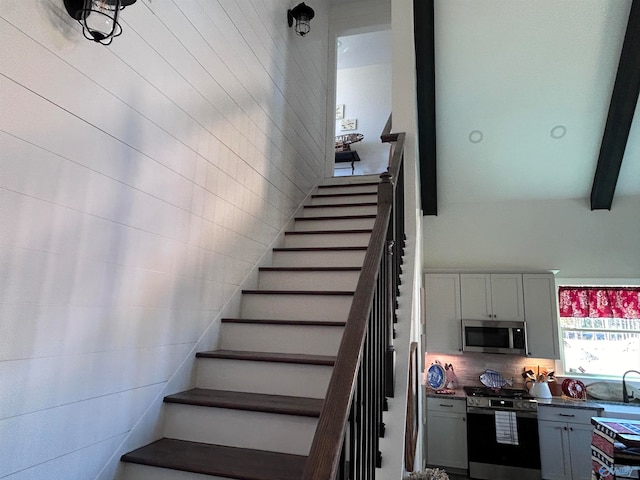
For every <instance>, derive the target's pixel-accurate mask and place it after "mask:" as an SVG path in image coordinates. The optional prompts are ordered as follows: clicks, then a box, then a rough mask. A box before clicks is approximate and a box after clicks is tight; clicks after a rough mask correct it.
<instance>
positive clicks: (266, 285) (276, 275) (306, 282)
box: [258, 270, 360, 291]
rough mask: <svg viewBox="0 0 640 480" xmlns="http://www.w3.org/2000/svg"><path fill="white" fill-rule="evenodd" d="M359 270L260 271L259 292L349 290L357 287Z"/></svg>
mask: <svg viewBox="0 0 640 480" xmlns="http://www.w3.org/2000/svg"><path fill="white" fill-rule="evenodd" d="M358 278H360V270H349V271H339V270H333V271H315V272H305V271H302V272H299V271H291V270H285V271H261V272H260V275H259V276H258V288H259V289H261V290H316V291H317V290H351V291H354V290H355V289H356V286H357V285H358Z"/></svg>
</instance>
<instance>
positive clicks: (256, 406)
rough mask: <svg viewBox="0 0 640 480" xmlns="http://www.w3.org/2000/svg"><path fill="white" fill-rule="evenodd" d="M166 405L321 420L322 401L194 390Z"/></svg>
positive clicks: (169, 398)
mask: <svg viewBox="0 0 640 480" xmlns="http://www.w3.org/2000/svg"><path fill="white" fill-rule="evenodd" d="M164 401H165V402H167V403H180V404H185V405H197V406H201V407H218V408H229V409H234V410H251V411H254V412H267V413H280V414H285V415H299V416H304V417H316V418H317V417H319V416H320V410H321V409H322V403H323V400H322V399H320V398H306V397H291V396H284V395H267V394H264V393H253V392H251V393H249V392H233V391H229V390H212V389H206V388H193V389H191V390H186V391H184V392H180V393H176V394H175V395H168V396H167V397H165V398H164Z"/></svg>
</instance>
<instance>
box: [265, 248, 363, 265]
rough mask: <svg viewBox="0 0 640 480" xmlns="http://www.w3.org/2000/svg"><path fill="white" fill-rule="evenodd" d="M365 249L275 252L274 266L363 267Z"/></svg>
mask: <svg viewBox="0 0 640 480" xmlns="http://www.w3.org/2000/svg"><path fill="white" fill-rule="evenodd" d="M364 255H365V251H364V250H342V251H340V250H338V251H329V252H313V251H310V252H305V251H302V252H296V251H293V252H286V251H284V252H283V251H280V252H278V251H276V252H273V257H272V265H273V266H274V267H361V266H362V263H363V262H364Z"/></svg>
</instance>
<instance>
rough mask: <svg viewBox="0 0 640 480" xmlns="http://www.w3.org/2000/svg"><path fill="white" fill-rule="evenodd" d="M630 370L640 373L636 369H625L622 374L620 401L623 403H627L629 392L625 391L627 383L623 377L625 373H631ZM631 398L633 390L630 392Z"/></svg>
mask: <svg viewBox="0 0 640 480" xmlns="http://www.w3.org/2000/svg"><path fill="white" fill-rule="evenodd" d="M631 372H634V373H637V374H638V375H640V372H639V371H638V370H627V371H626V372H624V374H623V375H622V401H623V402H624V403H629V394H628V393H627V384H626V383H625V381H624V377H626V376H627V373H631ZM631 398H633V392H631Z"/></svg>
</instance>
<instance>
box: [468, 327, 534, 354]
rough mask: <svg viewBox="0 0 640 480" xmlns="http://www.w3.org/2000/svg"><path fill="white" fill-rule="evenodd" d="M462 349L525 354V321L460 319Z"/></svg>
mask: <svg viewBox="0 0 640 480" xmlns="http://www.w3.org/2000/svg"><path fill="white" fill-rule="evenodd" d="M462 350H463V351H464V352H482V353H512V354H516V355H525V354H526V353H527V334H526V328H525V323H524V322H501V321H496V320H462Z"/></svg>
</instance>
